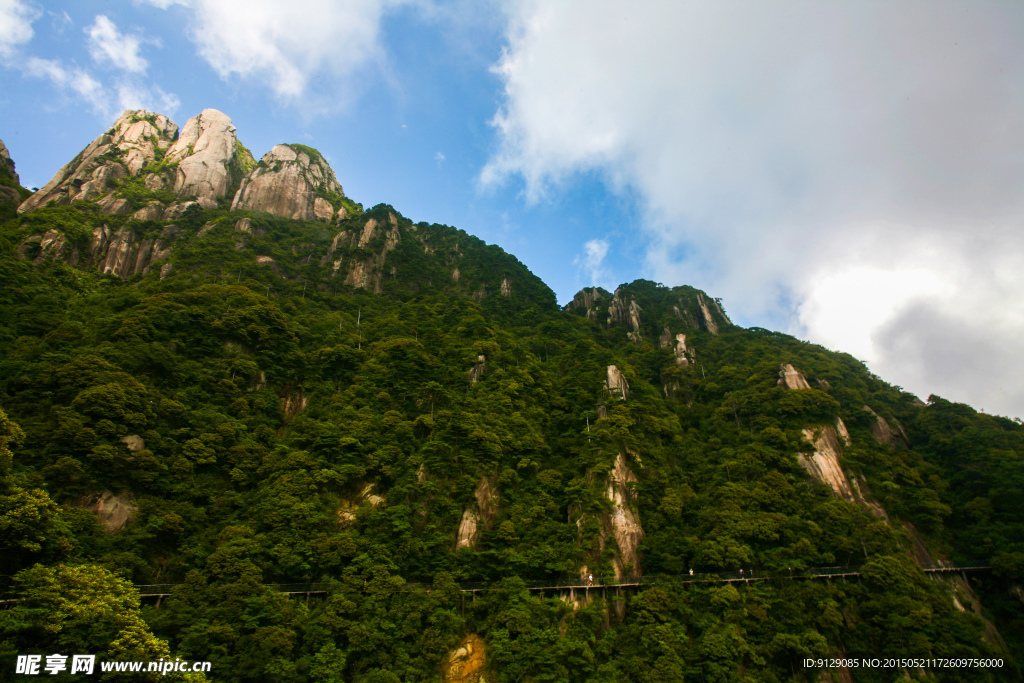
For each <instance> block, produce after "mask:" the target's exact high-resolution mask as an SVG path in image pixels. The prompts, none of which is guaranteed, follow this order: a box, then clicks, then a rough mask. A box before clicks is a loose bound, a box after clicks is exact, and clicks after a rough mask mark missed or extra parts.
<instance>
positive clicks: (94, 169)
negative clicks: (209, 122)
mask: <svg viewBox="0 0 1024 683" xmlns="http://www.w3.org/2000/svg"><path fill="white" fill-rule="evenodd" d="M177 133H178V125H177V124H176V123H174V122H173V121H171V120H170V119H168V118H167V117H166V116H164V115H163V114H154V113H153V112H148V111H145V110H142V109H139V110H135V111H132V110H129V111H126V112H124V113H123V114H121V116H120V118H118V119H117V121H115V122H114V125H113V126H112V127H111V128H110V130H108V131H107V132H106V133H104V134H103V135H100V136H99V137H98V138H96V139H95V140H93V141H92V143H90V144H89V146H87V147H86V148H85V149H83V150H82V151H81V152H79V154H78V155H77V156H76V157H75V158H74V159H72V160H71V161H69V162H68V163H67V164H65V165H64V166H63V167H62V168H61V169H60V170H59V171H57V173H56V175H54V176H53V178H52V179H51V180H50V182H48V183H47V184H46V185H44V186H43V187H42V189H40V190H39V191H38V192H36V193H35V194H34V195H32V196H31V197H29V198H28V199H26V200H25V201H24V202H23V203H22V204H21V206H19V207H18V212H19V213H26V212H28V211H33V210H35V209H38V208H40V207H43V206H46V205H47V204H49V203H51V202H53V203H54V204H58V205H62V204H69V203H70V202H71V201H72V200H76V199H86V200H97V199H100V198H101V197H102V198H103V200H104V201H101V202H100V206H101V208H102V209H103V210H104V211H105V212H106V213H125V212H127V210H128V202H127V201H126V200H125V199H123V198H118V197H115V196H114V195H112V194H110V192H111V190H113V189H114V187H116V185H117V183H118V181H120V180H121V179H123V178H125V177H128V176H135V175H138V174H139V172H140V171H141V170H142V168H143V167H144V166H146V164H148V163H150V162H151V161H153V160H154V159H156V158H157V156H158V155H160V154H162V153H163V152H164V150H167V149H168V148H169V147H170V146H171V145H172V143H173V142H174V139H175V137H176V136H177ZM151 189H152V188H151Z"/></svg>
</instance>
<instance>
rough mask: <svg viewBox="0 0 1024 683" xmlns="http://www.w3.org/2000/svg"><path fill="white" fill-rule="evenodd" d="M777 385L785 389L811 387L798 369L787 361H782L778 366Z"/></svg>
mask: <svg viewBox="0 0 1024 683" xmlns="http://www.w3.org/2000/svg"><path fill="white" fill-rule="evenodd" d="M779 386H780V387H785V388H787V389H810V388H811V385H810V384H808V383H807V380H806V379H804V376H803V375H801V374H800V371H799V370H797V369H796V368H794V367H793V366H792V365H790V364H788V363H783V364H782V365H781V366H780V367H779Z"/></svg>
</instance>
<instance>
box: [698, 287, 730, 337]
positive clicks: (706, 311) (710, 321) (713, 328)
mask: <svg viewBox="0 0 1024 683" xmlns="http://www.w3.org/2000/svg"><path fill="white" fill-rule="evenodd" d="M711 303H712V305H713V306H714V307H715V310H717V311H718V314H719V315H720V316H722V317H723V318H725V320H726V322H729V318H728V317H726V315H725V312H724V311H723V310H722V307H721V306H719V305H718V302H717V301H714V300H712V302H711ZM697 305H698V306H700V312H701V314H702V315H703V316H704V329H705V330H707V331H708V332H710V333H711V334H718V323H717V322H715V318H714V316H712V315H711V309H710V308H708V302H707V301H705V300H704V295H703V294H698V295H697Z"/></svg>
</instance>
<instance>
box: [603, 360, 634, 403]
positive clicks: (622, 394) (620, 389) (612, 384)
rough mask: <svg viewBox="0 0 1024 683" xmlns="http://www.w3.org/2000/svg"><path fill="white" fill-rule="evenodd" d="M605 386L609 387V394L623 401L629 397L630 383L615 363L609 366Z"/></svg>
mask: <svg viewBox="0 0 1024 683" xmlns="http://www.w3.org/2000/svg"><path fill="white" fill-rule="evenodd" d="M604 386H605V388H606V389H608V393H609V394H611V395H612V396H615V397H617V398H619V399H620V400H622V401H625V400H626V399H628V398H629V384H628V383H627V382H626V377H625V376H624V375H623V374H622V372H621V371H620V370H619V369H618V368H617V367H615V366H614V365H609V366H608V379H607V380H605V383H604Z"/></svg>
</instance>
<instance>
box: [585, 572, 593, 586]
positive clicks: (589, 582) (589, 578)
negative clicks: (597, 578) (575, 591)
mask: <svg viewBox="0 0 1024 683" xmlns="http://www.w3.org/2000/svg"><path fill="white" fill-rule="evenodd" d="M587 585H588V586H593V585H594V575H593V574H590V575H588V576H587Z"/></svg>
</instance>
